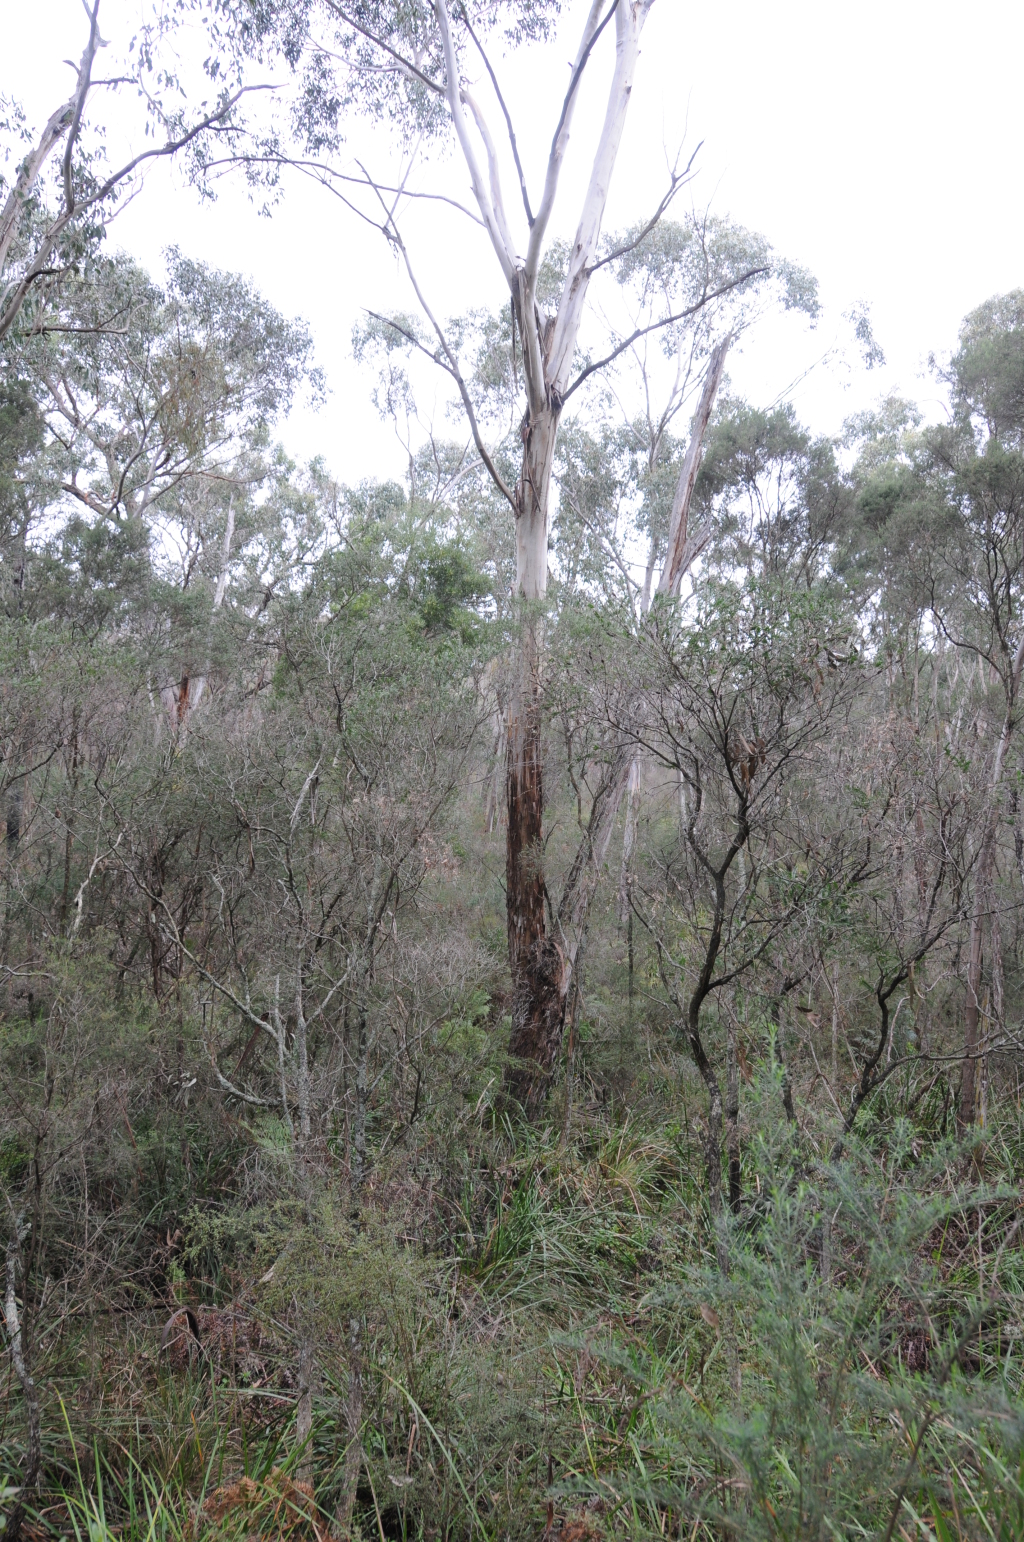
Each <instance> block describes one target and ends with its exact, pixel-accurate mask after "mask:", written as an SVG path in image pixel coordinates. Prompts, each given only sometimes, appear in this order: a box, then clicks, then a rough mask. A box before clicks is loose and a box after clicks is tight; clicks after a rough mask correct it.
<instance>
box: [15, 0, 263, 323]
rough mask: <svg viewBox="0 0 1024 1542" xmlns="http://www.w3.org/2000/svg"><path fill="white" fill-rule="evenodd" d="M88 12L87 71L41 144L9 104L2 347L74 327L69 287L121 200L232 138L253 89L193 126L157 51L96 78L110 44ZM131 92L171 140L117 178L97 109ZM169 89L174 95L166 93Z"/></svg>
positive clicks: (212, 106)
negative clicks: (166, 162) (161, 172)
mask: <svg viewBox="0 0 1024 1542" xmlns="http://www.w3.org/2000/svg"><path fill="white" fill-rule="evenodd" d="M84 9H85V13H86V19H87V22H88V33H87V36H86V41H85V46H84V48H83V50H82V54H81V58H80V60H79V63H78V65H77V66H72V68H73V69H74V73H75V85H74V89H73V90H72V92H71V95H70V96H69V97H68V98H67V100H65V101H62V102H61V103H60V104H59V105H58V106H57V107H56V108H55V109H54V111H53V112H52V113H51V114H50V116H49V118H48V119H47V122H46V124H45V126H44V127H43V129H42V131H41V132H40V133H39V134H38V136H37V137H35V136H33V135H32V133H31V131H30V130H29V128H28V126H27V124H26V121H25V116H24V113H23V112H22V111H21V109H19V108H18V107H16V106H11V105H10V104H8V113H7V117H6V119H5V120H4V121H3V122H0V132H2V133H3V134H4V137H5V140H6V143H5V144H4V146H3V149H4V151H5V152H6V153H5V156H4V159H5V161H7V162H10V161H11V160H12V159H13V160H14V167H13V171H12V173H11V174H9V175H6V176H5V175H2V174H0V197H3V205H2V208H0V342H3V340H4V339H5V338H6V337H8V336H9V335H10V334H11V333H12V332H16V331H20V332H22V333H24V332H26V331H27V332H29V333H32V332H49V331H53V330H55V329H58V330H59V329H62V328H64V327H65V326H66V325H67V323H66V321H65V320H64V319H63V317H62V315H61V309H62V306H61V297H62V286H63V280H64V279H65V278H67V277H69V276H72V275H74V274H76V273H77V272H78V271H79V269H80V267H81V265H82V263H83V261H84V260H85V259H86V258H88V257H89V256H91V255H94V254H95V251H96V248H97V246H98V243H99V241H100V240H101V239H102V235H103V232H104V228H105V225H106V222H107V221H108V220H109V219H110V217H111V215H112V214H113V212H114V209H115V207H116V205H117V204H118V202H119V201H120V200H122V199H123V198H125V197H126V196H130V195H132V194H134V193H137V192H138V191H139V185H140V183H139V177H138V175H137V174H138V173H139V172H140V171H141V170H142V169H143V168H144V167H145V166H146V165H147V164H148V163H149V162H151V161H153V160H158V159H168V158H172V157H174V156H178V155H181V154H182V153H183V152H184V153H185V154H188V153H194V152H195V151H196V150H198V149H199V148H200V147H201V145H202V141H203V139H204V138H205V137H206V136H208V135H217V134H219V135H221V136H223V135H224V134H228V135H230V124H231V117H232V114H233V112H234V110H235V108H236V107H237V105H238V102H239V100H240V99H241V97H243V96H244V95H245V94H246V93H247V91H248V90H249V87H246V86H242V87H239V88H238V89H237V90H235V91H230V90H223V89H220V88H219V86H218V89H217V91H216V98H215V100H213V101H207V102H204V103H202V104H201V105H200V106H199V108H198V111H197V113H196V114H195V115H194V116H193V117H191V119H188V118H187V117H186V115H185V114H184V113H183V112H182V111H181V108H180V105H179V102H180V98H179V96H178V94H177V93H175V92H174V91H173V85H174V82H173V79H172V76H171V74H170V73H169V72H168V69H167V63H168V61H167V60H166V59H159V58H155V57H154V53H153V50H152V48H144V49H141V50H139V51H136V50H135V49H134V46H132V47H130V48H129V49H128V51H127V55H126V57H123V58H122V59H120V60H119V61H118V65H117V66H115V68H114V69H113V70H112V71H111V73H110V74H109V75H107V76H106V77H105V78H102V79H96V77H95V68H96V63H97V56H98V54H99V52H100V50H101V49H103V48H106V47H107V46H108V42H107V40H106V39H104V38H103V36H102V35H101V32H100V21H99V12H100V0H90V3H89V4H88V5H86V6H85V7H84ZM65 62H69V61H65ZM161 66H162V67H161ZM131 87H135V88H136V90H137V96H138V98H139V100H141V101H143V102H144V103H145V104H146V107H145V109H144V115H143V128H144V130H146V131H153V130H154V129H155V134H154V137H155V136H156V135H157V134H159V133H160V132H161V131H162V132H163V134H164V135H165V138H164V140H163V143H162V144H154V145H153V146H152V147H151V148H149V149H146V150H143V151H140V152H138V153H137V154H134V155H129V157H128V159H127V160H126V161H124V162H123V163H122V164H121V165H119V166H116V167H114V169H112V170H110V169H107V168H106V167H105V166H104V164H103V154H102V142H101V141H102V130H103V127H104V126H105V125H103V124H102V120H101V123H100V125H99V132H98V133H93V134H90V133H89V129H90V127H91V124H90V119H92V118H94V117H96V116H98V114H96V112H95V108H96V105H97V101H98V99H102V95H103V94H104V93H106V94H107V96H108V99H109V95H110V94H116V93H123V94H127V93H126V91H125V88H131ZM167 87H172V89H171V90H170V91H168V92H167V94H166V95H165V91H166V88H167ZM55 94H56V92H55ZM172 103H173V105H172ZM58 149H60V150H61V152H62V153H61V156H60V164H59V169H57V171H56V174H55V175H54V176H53V177H52V178H49V177H48V175H47V173H48V171H49V169H50V166H49V165H48V163H52V160H53V157H54V155H55V153H56V152H57V150H58ZM19 150H20V151H21V153H19ZM26 307H27V309H26ZM23 313H24V315H23ZM19 318H21V320H20V322H19Z"/></svg>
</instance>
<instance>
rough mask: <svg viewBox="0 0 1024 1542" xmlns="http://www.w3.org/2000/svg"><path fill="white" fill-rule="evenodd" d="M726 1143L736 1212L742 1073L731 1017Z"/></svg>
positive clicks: (731, 1199)
mask: <svg viewBox="0 0 1024 1542" xmlns="http://www.w3.org/2000/svg"><path fill="white" fill-rule="evenodd" d="M725 1056H726V1058H725V1145H726V1150H727V1152H728V1155H729V1208H730V1209H731V1210H732V1212H733V1214H736V1213H737V1212H738V1211H739V1208H740V1202H741V1200H742V1198H743V1187H742V1183H741V1178H740V1123H739V1120H740V1075H739V1064H738V1061H737V1056H736V1024H735V1022H733V1020H732V1018H731V1017H730V1019H729V1033H728V1041H727V1044H726V1051H725Z"/></svg>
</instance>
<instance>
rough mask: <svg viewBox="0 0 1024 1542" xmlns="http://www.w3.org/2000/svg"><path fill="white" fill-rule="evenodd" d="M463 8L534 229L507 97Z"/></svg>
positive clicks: (524, 205)
mask: <svg viewBox="0 0 1024 1542" xmlns="http://www.w3.org/2000/svg"><path fill="white" fill-rule="evenodd" d="M461 9H462V22H463V25H464V26H465V28H466V31H467V32H468V33H469V35H470V37H471V38H472V39H473V42H474V43H475V44H476V46H477V50H478V52H479V54H480V57H481V59H482V60H483V61H484V67H485V69H486V70H487V73H488V75H489V76H490V77H491V85H492V86H493V87H494V94H495V96H496V97H497V98H498V106H499V107H500V108H501V110H502V113H503V114H504V117H505V126H506V128H507V129H508V142H509V144H510V145H511V146H512V159H513V160H514V161H515V163H516V171H517V172H518V173H519V191H520V192H521V193H522V195H523V208H524V209H525V210H526V223H527V224H528V225H529V227H530V229H531V230H532V229H533V211H532V209H531V208H530V195H529V193H528V192H527V191H526V176H525V173H524V172H523V165H522V162H521V161H520V159H519V146H518V144H517V143H516V131H515V129H514V128H513V127H512V117H511V114H510V113H509V110H508V108H507V107H506V105H505V98H504V97H503V96H502V94H501V87H500V86H499V85H498V77H497V75H495V73H494V70H493V69H492V68H491V61H490V59H488V57H487V55H486V53H485V52H484V46H483V44H482V43H481V41H480V39H479V38H478V37H477V35H476V33H475V32H474V31H473V28H472V25H471V23H470V20H469V13H468V12H467V10H466V7H465V5H463V6H462V8H461Z"/></svg>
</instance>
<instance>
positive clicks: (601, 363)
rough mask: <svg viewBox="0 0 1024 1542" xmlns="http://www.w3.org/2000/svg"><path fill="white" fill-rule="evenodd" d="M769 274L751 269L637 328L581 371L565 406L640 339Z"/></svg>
mask: <svg viewBox="0 0 1024 1542" xmlns="http://www.w3.org/2000/svg"><path fill="white" fill-rule="evenodd" d="M767 272H768V269H767V268H750V269H748V270H747V272H746V273H741V274H740V276H739V278H734V279H732V280H731V281H730V282H729V283H728V284H723V285H722V287H721V288H720V289H713V290H711V292H710V293H709V294H705V295H702V296H701V298H700V299H699V300H698V301H697V303H696V305H688V306H687V307H686V309H685V310H682V311H675V312H673V314H672V315H671V316H662V317H661V319H660V320H659V321H652V322H651V324H650V326H647V327H637V329H636V331H635V332H631V333H630V335H629V336H628V337H627V338H625V339H624V341H623V342H621V343H619V345H618V347H617V348H613V349H612V351H611V353H609V354H606V355H605V357H604V358H603V359H597V360H596V361H595V362H594V363H593V364H588V365H587V367H586V369H583V370H581V371H580V373H579V374H578V375H577V376H576V379H575V380H574V381H573V383H572V385H571V386H570V387H569V389H568V390H567V391H566V392H565V394H564V395H563V397H562V402H563V404H564V403H565V402H567V401H568V400H569V398H570V396H571V395H572V393H573V392H574V391H578V390H579V388H580V386H581V385H582V384H583V382H584V380H586V379H588V378H589V377H590V376H591V375H594V374H596V373H597V371H598V370H599V369H606V368H607V366H608V365H609V364H614V362H615V360H616V359H617V358H618V357H619V355H620V354H623V353H625V351H626V349H627V348H631V347H632V346H633V344H634V343H635V342H636V341H637V340H638V339H639V338H641V337H647V336H648V334H649V333H651V332H657V331H659V330H660V329H661V328H662V327H671V326H674V325H675V324H676V322H677V321H686V319H687V318H688V317H690V316H695V315H696V314H697V312H698V311H700V310H703V309H704V307H705V305H710V303H711V301H712V300H720V299H721V298H722V296H723V295H727V294H729V293H731V291H732V290H734V289H738V288H739V286H740V285H741V284H745V283H746V282H747V280H748V279H751V278H757V277H758V276H759V275H760V274H763V273H767Z"/></svg>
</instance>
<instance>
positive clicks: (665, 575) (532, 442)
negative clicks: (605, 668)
mask: <svg viewBox="0 0 1024 1542" xmlns="http://www.w3.org/2000/svg"><path fill="white" fill-rule="evenodd" d="M730 342H731V338H730V337H726V338H725V339H724V340H723V341H722V342H721V343H719V344H718V346H717V347H716V349H715V350H714V352H713V354H712V356H711V360H710V363H709V366H708V374H707V379H706V380H705V383H704V389H703V391H702V392H701V397H700V401H699V403H698V405H697V411H696V413H695V414H694V422H693V432H692V434H691V437H690V443H689V445H688V447H687V451H686V454H685V456H684V458H683V464H682V467H681V468H680V475H679V479H678V484H677V487H676V493H675V498H674V500H673V505H672V514H671V520H670V526H669V544H668V551H667V554H666V558H665V567H664V571H663V572H662V576H661V580H660V583H659V586H658V592H659V594H661V595H662V596H664V597H668V598H671V597H672V596H674V595H677V594H678V593H679V587H680V584H681V583H682V579H683V576H684V575H685V573H686V572H687V571H688V570H689V568H690V566H691V565H692V563H693V562H694V561H695V560H696V558H697V557H698V556H699V555H700V553H701V552H702V551H703V549H704V547H705V546H706V545H707V542H708V539H709V537H710V527H709V526H708V524H707V523H705V524H704V525H703V526H701V528H700V529H699V530H697V531H696V532H694V533H693V534H690V532H689V512H690V502H691V499H692V496H693V489H694V485H695V483H696V479H697V472H698V470H699V469H700V460H701V454H702V451H703V444H704V436H705V434H706V432H707V428H708V423H709V422H710V419H711V412H712V409H713V407H714V402H715V398H716V396H717V394H718V391H719V388H720V386H721V383H722V376H723V374H724V371H725V359H726V355H727V353H728V350H729V345H730ZM558 416H559V413H558V409H557V406H553V405H549V406H548V407H547V408H545V409H544V410H543V411H541V412H540V413H539V414H537V416H536V419H535V420H533V421H531V422H528V423H527V425H526V426H525V428H524V448H523V469H522V473H521V476H520V480H519V486H518V488H517V489H516V497H517V503H518V514H517V518H516V572H517V580H518V590H519V594H520V597H521V598H522V599H523V600H525V601H526V602H527V605H526V608H525V615H524V620H523V632H522V641H521V644H520V659H519V674H518V679H517V682H516V690H515V692H514V694H513V698H512V701H511V703H510V706H509V716H508V736H507V750H508V776H507V797H508V832H507V837H506V840H507V844H506V858H505V880H506V888H505V906H506V917H507V924H508V951H509V963H510V965H511V969H512V987H513V989H512V1033H511V1036H510V1039H509V1054H510V1056H511V1057H512V1059H513V1064H512V1067H511V1069H510V1072H509V1077H508V1085H509V1090H510V1092H511V1093H512V1095H513V1096H514V1097H515V1098H516V1099H517V1100H518V1101H519V1102H520V1103H521V1104H522V1105H523V1107H524V1108H525V1109H526V1111H527V1112H528V1113H529V1114H531V1115H532V1114H534V1113H536V1111H537V1110H538V1109H539V1107H540V1106H541V1104H542V1103H543V1101H544V1097H545V1095H546V1093H547V1090H548V1087H549V1085H550V1082H551V1074H552V1071H553V1069H554V1066H555V1062H556V1060H557V1058H558V1053H559V1050H560V1048H561V1043H562V1030H563V1025H564V1021H565V1002H566V996H567V992H568V989H569V984H570V981H571V978H572V970H573V965H574V949H575V945H576V944H575V943H573V942H570V953H569V956H568V957H566V956H565V954H564V952H563V949H562V947H561V946H560V944H559V942H558V941H556V940H555V939H554V938H553V937H551V936H549V935H548V932H547V925H546V904H547V889H546V886H545V882H544V866H543V815H544V789H543V774H542V752H541V687H542V680H541V663H542V654H543V632H542V627H543V618H542V616H541V615H540V613H539V605H538V602H539V601H541V600H542V599H543V598H544V594H545V592H546V589H547V548H548V502H549V490H550V485H551V469H552V465H553V462H554V452H555V441H556V436H557V432H558ZM648 598H649V596H648ZM645 603H646V600H645ZM639 781H640V767H639V763H638V762H637V761H636V760H635V756H634V755H633V753H632V750H631V747H630V746H629V745H628V744H626V743H623V745H622V746H621V748H620V754H619V755H618V756H617V757H616V760H615V763H614V765H613V767H612V768H611V769H610V771H609V777H608V779H607V780H606V784H605V786H604V788H603V789H602V794H601V800H600V803H598V802H597V801H596V800H595V806H594V808H593V809H592V811H591V817H590V820H589V821H588V824H587V829H586V831H585V832H584V835H583V838H582V840H581V843H580V847H579V849H578V851H577V854H576V858H575V860H574V862H573V864H572V867H571V868H570V871H569V874H568V876H567V879H566V885H565V890H564V892H563V895H562V900H561V904H560V906H559V910H558V931H559V934H560V936H561V937H563V938H564V937H565V936H566V934H567V933H568V934H569V935H570V936H571V937H572V938H574V939H576V943H578V940H579V938H580V937H582V935H583V932H584V931H585V929H586V919H587V914H588V912H589V908H590V902H591V899H592V897H593V892H594V888H595V887H596V880H597V873H598V870H599V868H600V866H601V863H602V862H603V860H604V856H605V854H606V852H607V849H608V844H609V841H610V838H611V831H612V825H613V822H614V820H615V816H616V814H617V812H618V809H619V805H620V803H621V801H622V795H623V793H624V791H625V790H626V786H627V782H629V784H630V786H631V789H632V788H633V787H634V786H635V788H636V790H637V793H638V792H639ZM635 812H636V810H635V808H634V809H633V810H632V816H633V817H635ZM631 834H632V835H635V825H634V826H633V827H631Z"/></svg>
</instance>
